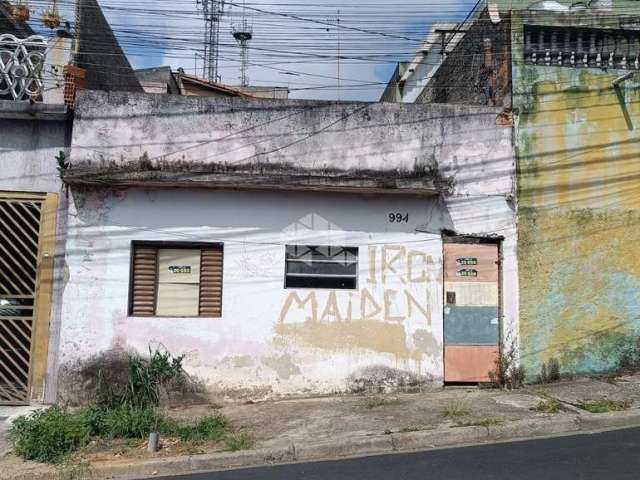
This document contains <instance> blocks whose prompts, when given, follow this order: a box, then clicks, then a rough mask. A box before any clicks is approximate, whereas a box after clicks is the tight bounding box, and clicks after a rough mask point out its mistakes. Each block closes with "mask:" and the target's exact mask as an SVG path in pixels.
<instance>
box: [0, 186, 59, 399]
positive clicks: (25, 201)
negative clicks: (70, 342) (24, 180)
mask: <svg viewBox="0 0 640 480" xmlns="http://www.w3.org/2000/svg"><path fill="white" fill-rule="evenodd" d="M8 195H9V194H0V404H12V405H15V404H27V403H28V402H29V393H30V391H29V389H30V382H31V375H32V358H33V351H34V338H35V336H34V334H35V323H36V316H37V311H38V305H36V304H37V302H38V298H37V297H38V291H39V282H40V281H41V280H42V278H41V275H39V273H40V272H39V270H40V263H41V252H42V244H43V242H42V236H41V230H42V227H43V216H44V215H43V212H44V210H45V209H44V207H43V206H44V205H45V202H46V201H47V196H46V195H24V196H19V195H18V196H14V197H11V196H8ZM45 320H46V319H45ZM47 336H48V332H47Z"/></svg>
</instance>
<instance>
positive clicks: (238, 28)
mask: <svg viewBox="0 0 640 480" xmlns="http://www.w3.org/2000/svg"><path fill="white" fill-rule="evenodd" d="M245 1H246V0H244V1H243V2H242V21H241V22H240V23H238V24H236V25H233V26H232V27H231V33H232V34H233V38H235V39H236V42H238V45H240V84H241V85H242V86H243V87H248V86H249V77H248V76H247V71H248V70H249V42H250V41H251V40H252V39H253V28H252V27H251V26H250V25H249V23H248V22H247V15H246V9H245V6H244V5H245Z"/></svg>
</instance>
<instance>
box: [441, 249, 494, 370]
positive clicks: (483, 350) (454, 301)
mask: <svg viewBox="0 0 640 480" xmlns="http://www.w3.org/2000/svg"><path fill="white" fill-rule="evenodd" d="M499 279H500V275H499V257H498V246H497V245H479V244H464V243H445V245H444V297H445V298H444V345H445V346H444V379H445V382H474V383H475V382H486V381H489V372H490V371H492V370H493V369H494V368H495V361H496V359H497V356H498V352H499V342H500V333H499V332H500V321H499V318H500V293H499V292H500V288H499V281H500V280H499Z"/></svg>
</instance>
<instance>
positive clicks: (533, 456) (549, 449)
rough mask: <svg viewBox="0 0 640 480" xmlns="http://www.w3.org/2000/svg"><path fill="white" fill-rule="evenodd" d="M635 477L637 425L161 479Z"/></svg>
mask: <svg viewBox="0 0 640 480" xmlns="http://www.w3.org/2000/svg"><path fill="white" fill-rule="evenodd" d="M441 478H442V479H446V480H483V479H491V480H503V479H504V480H554V479H562V480H570V479H571V480H572V479H580V480H622V479H633V480H639V479H640V428H635V429H628V430H618V431H614V432H606V433H596V434H584V435H577V436H572V437H562V438H554V439H546V440H531V441H525V442H514V443H503V444H493V445H482V446H476V447H463V448H454V449H447V450H435V451H430V452H423V453H410V454H395V455H384V456H378V457H367V458H357V459H349V460H341V461H331V462H317V463H305V464H295V465H284V466H278V467H265V468H252V469H245V470H233V471H226V472H218V473H204V474H202V473H201V474H194V475H186V476H176V477H165V478H164V480H258V479H259V480H289V479H292V480H293V479H295V480H300V479H305V480H316V479H318V480H320V479H331V480H342V479H345V480H346V479H349V480H382V479H384V480H389V479H394V480H395V479H403V480H404V479H406V480H432V479H441Z"/></svg>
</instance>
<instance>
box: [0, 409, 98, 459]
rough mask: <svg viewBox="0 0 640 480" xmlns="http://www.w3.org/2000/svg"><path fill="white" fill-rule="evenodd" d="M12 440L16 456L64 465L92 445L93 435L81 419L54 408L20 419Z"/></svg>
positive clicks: (14, 428)
mask: <svg viewBox="0 0 640 480" xmlns="http://www.w3.org/2000/svg"><path fill="white" fill-rule="evenodd" d="M9 439H10V441H11V442H12V443H13V448H14V451H15V453H16V455H18V456H20V457H22V458H24V459H25V460H35V461H37V462H46V463H60V462H61V461H62V460H64V458H65V457H66V456H67V455H69V454H70V453H73V452H75V451H76V450H78V449H79V448H82V447H83V446H85V445H86V444H87V443H88V442H89V439H90V431H89V429H88V428H87V426H86V424H85V423H84V421H83V418H82V417H81V416H78V415H73V414H70V413H69V412H67V411H66V410H64V409H62V408H60V407H52V408H49V409H47V410H38V411H36V412H33V413H32V414H30V415H27V416H22V417H19V418H17V419H16V420H15V422H14V423H13V425H12V427H11V429H10V431H9Z"/></svg>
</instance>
